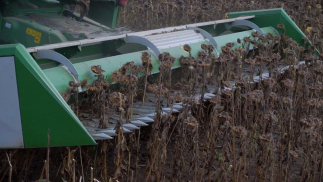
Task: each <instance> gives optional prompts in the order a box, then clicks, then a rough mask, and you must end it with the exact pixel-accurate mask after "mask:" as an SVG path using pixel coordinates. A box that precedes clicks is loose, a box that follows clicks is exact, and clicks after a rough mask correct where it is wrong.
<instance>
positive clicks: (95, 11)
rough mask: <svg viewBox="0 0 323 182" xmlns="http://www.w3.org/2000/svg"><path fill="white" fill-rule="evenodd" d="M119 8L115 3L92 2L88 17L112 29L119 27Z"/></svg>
mask: <svg viewBox="0 0 323 182" xmlns="http://www.w3.org/2000/svg"><path fill="white" fill-rule="evenodd" d="M118 14H119V7H118V6H116V2H115V1H91V4H90V10H89V13H88V17H89V18H90V19H92V20H94V21H96V22H99V23H101V24H102V25H105V26H107V27H110V28H116V27H117V21H118V19H117V18H118Z"/></svg>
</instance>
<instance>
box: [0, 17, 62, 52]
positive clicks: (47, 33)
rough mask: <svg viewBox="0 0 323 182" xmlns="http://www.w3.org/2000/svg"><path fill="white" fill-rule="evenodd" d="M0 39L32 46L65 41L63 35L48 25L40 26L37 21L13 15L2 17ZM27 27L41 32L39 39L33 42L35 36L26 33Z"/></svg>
mask: <svg viewBox="0 0 323 182" xmlns="http://www.w3.org/2000/svg"><path fill="white" fill-rule="evenodd" d="M6 23H8V24H10V28H9V27H6V26H5V25H6ZM1 27H2V33H1V38H0V39H1V40H3V41H5V42H8V43H20V44H22V45H24V46H25V47H33V46H39V45H44V44H50V43H59V42H66V41H67V39H66V38H65V36H64V35H63V34H62V33H61V32H59V31H57V30H52V29H50V28H49V27H45V26H40V25H39V24H38V23H34V22H32V21H26V20H22V19H19V18H15V17H4V18H3V20H2V24H1ZM27 28H29V29H31V30H32V31H37V32H39V33H41V36H40V41H39V42H38V43H37V42H35V40H36V37H35V36H32V35H29V34H27Z"/></svg>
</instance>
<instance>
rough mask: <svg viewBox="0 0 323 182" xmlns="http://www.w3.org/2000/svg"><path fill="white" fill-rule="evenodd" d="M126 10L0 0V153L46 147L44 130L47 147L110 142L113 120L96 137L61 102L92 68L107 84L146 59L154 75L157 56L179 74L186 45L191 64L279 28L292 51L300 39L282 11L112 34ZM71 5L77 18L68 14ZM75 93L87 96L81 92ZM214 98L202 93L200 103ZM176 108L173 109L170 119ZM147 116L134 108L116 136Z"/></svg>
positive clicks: (109, 2) (63, 0)
mask: <svg viewBox="0 0 323 182" xmlns="http://www.w3.org/2000/svg"><path fill="white" fill-rule="evenodd" d="M125 4H126V1H120V2H119V1H118V0H100V1H99V0H91V5H90V8H89V7H88V6H87V5H86V4H84V3H82V2H81V1H73V0H72V1H67V0H16V1H11V0H0V7H1V14H0V25H1V27H0V28H1V29H0V42H1V46H0V85H1V88H0V148H3V149H4V148H5V149H10V148H41V147H47V134H48V130H50V144H49V146H50V147H59V146H80V145H96V144H97V143H96V141H97V140H105V139H112V138H114V137H115V136H116V131H115V126H116V121H117V120H118V116H117V115H113V116H109V115H108V116H107V117H109V120H110V122H111V123H108V124H107V128H105V129H100V128H99V127H98V126H97V125H98V122H95V121H87V120H80V119H79V118H78V117H77V116H76V114H75V113H74V112H73V110H72V109H71V108H70V107H69V105H68V104H67V102H66V101H65V100H64V98H63V97H62V94H64V93H65V92H66V91H67V89H68V88H69V87H70V86H69V82H70V81H74V82H75V83H79V82H81V81H82V80H85V79H87V84H92V83H93V82H94V81H95V80H96V79H97V77H96V74H95V73H93V71H92V70H91V67H92V66H96V65H100V66H101V68H102V69H103V70H105V72H104V73H103V75H104V76H106V77H107V80H108V81H111V74H112V73H113V72H114V71H117V70H118V69H119V68H120V67H121V66H123V65H124V64H126V63H128V62H132V61H133V62H134V63H135V64H137V65H139V64H141V56H142V53H143V52H146V51H148V52H149V54H150V56H151V57H150V59H151V61H152V65H153V70H152V74H156V73H158V72H159V69H158V67H159V65H160V61H159V59H158V56H159V55H160V54H161V53H164V52H168V53H169V54H170V55H171V56H173V57H175V58H176V60H175V62H174V64H173V66H172V68H173V69H174V70H175V69H178V68H179V67H180V62H179V58H180V57H181V56H182V55H183V56H188V55H189V53H188V52H187V51H185V50H184V48H183V46H184V45H185V44H188V45H190V47H191V49H192V51H191V55H192V56H193V57H195V58H197V56H198V51H199V50H201V45H202V44H206V45H211V46H213V48H214V55H215V56H218V55H219V54H220V53H221V46H224V45H226V43H228V42H236V41H237V39H238V38H240V39H243V38H244V37H248V36H251V33H252V32H253V31H257V32H258V33H260V34H263V35H265V34H267V33H271V34H272V35H279V34H280V33H282V32H283V31H282V30H280V29H277V28H276V27H277V25H278V24H283V25H284V26H285V28H286V30H287V32H286V34H287V35H288V36H289V37H291V38H292V39H294V40H295V41H296V42H298V43H299V44H302V38H304V37H306V36H305V35H304V34H303V33H302V31H301V30H300V29H299V28H298V27H297V26H296V24H295V23H294V22H293V21H292V20H291V18H290V17H289V16H288V15H287V14H286V13H285V11H284V10H283V9H268V10H259V11H246V12H234V13H229V14H228V18H227V19H223V20H217V21H211V22H204V23H196V24H190V25H182V26H177V27H168V28H163V29H157V30H150V31H142V32H132V31H130V30H128V29H126V28H117V27H116V24H117V19H118V13H119V8H120V6H123V5H125ZM76 5H79V7H81V13H80V14H78V13H75V11H74V9H75V7H76ZM86 14H87V15H88V16H85V15H86ZM78 89H79V90H78V91H79V92H80V94H82V93H84V92H86V88H85V87H82V88H81V87H79V88H78ZM151 95H153V94H151V93H147V97H153V96H151ZM213 96H214V95H213V94H212V92H211V93H206V94H205V96H204V98H205V99H206V100H207V99H211V98H212V97H213ZM146 100H148V99H146ZM181 107H182V106H181V105H180V104H175V105H173V107H172V109H173V112H178V111H180V109H181ZM154 108H155V103H153V102H150V103H148V102H147V104H146V103H145V104H144V105H142V104H141V103H134V104H133V112H134V113H139V115H134V116H133V117H132V118H131V120H130V122H129V123H124V124H123V126H122V127H123V131H124V132H131V131H134V130H136V129H139V128H140V127H142V126H147V125H149V124H151V123H152V122H153V121H154V120H153V119H154V117H155V113H156V111H155V109H154ZM163 110H164V112H166V113H167V112H168V111H169V110H171V109H170V107H166V108H163Z"/></svg>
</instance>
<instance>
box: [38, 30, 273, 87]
mask: <svg viewBox="0 0 323 182" xmlns="http://www.w3.org/2000/svg"><path fill="white" fill-rule="evenodd" d="M261 30H262V31H263V32H264V33H265V34H266V33H272V34H273V35H277V32H276V31H275V30H274V29H273V28H272V27H265V28H261ZM251 32H252V30H248V31H244V32H239V33H233V34H230V35H223V36H218V37H214V40H215V41H216V42H217V44H218V52H221V46H224V45H225V44H226V43H228V42H236V41H237V39H238V38H240V39H243V38H244V37H247V36H251ZM203 43H204V44H209V43H208V42H207V41H204V42H199V43H194V44H190V46H191V49H192V52H191V53H192V56H194V57H197V53H198V52H199V51H201V50H202V49H201V44H203ZM160 51H161V52H168V53H170V54H171V55H172V56H173V57H175V58H176V61H175V63H174V65H173V68H178V67H180V62H179V58H180V57H181V56H182V55H183V56H188V52H185V51H184V50H183V48H182V47H181V46H178V47H172V48H167V49H163V50H160ZM141 53H142V52H134V53H129V54H123V55H118V56H113V57H107V58H101V59H96V60H91V61H85V62H81V63H76V64H74V66H75V68H76V69H77V71H78V73H79V79H80V80H84V79H88V83H89V84H91V83H93V81H94V80H95V79H96V78H95V77H94V74H93V73H92V71H91V69H90V68H91V66H93V65H101V67H102V69H104V70H105V73H104V74H105V76H107V77H108V81H111V79H110V75H111V74H112V73H113V72H114V71H116V70H118V69H119V68H120V67H121V66H122V65H123V64H125V63H127V62H131V61H134V63H135V64H137V65H138V64H141V59H140V58H141ZM151 60H152V63H153V67H154V69H153V71H152V73H157V72H158V67H159V60H158V59H157V58H156V57H155V56H154V55H152V54H151ZM43 72H44V73H45V75H46V76H47V77H48V78H49V79H50V81H51V82H52V84H53V85H54V86H55V88H56V89H57V90H58V92H60V93H64V92H65V91H66V89H67V88H68V82H69V81H72V80H73V78H72V77H71V76H70V74H69V73H68V72H67V71H66V70H64V69H63V68H61V67H55V68H49V69H44V70H43Z"/></svg>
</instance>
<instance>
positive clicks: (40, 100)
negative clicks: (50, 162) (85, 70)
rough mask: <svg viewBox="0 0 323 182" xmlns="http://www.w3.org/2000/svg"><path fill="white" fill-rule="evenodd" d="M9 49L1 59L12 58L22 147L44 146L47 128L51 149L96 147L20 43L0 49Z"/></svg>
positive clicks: (0, 47) (0, 48)
mask: <svg viewBox="0 0 323 182" xmlns="http://www.w3.org/2000/svg"><path fill="white" fill-rule="evenodd" d="M8 49H11V51H6V52H5V53H3V54H1V56H8V55H15V65H16V74H17V83H18V93H19V103H20V113H21V119H22V126H23V136H24V142H25V147H26V148H37V147H46V146H47V131H48V129H50V147H58V146H78V145H95V144H96V143H95V141H94V140H93V139H92V137H91V136H90V134H89V133H88V132H87V130H86V129H85V127H84V126H83V125H82V123H81V122H80V121H79V120H78V118H77V117H76V116H75V114H74V113H73V111H72V110H71V108H70V107H69V106H68V105H67V103H66V102H65V101H64V100H63V98H62V97H61V96H60V94H59V93H58V92H57V90H56V89H55V87H54V86H53V85H52V83H51V82H50V80H49V79H48V78H47V77H46V75H45V74H44V73H43V72H42V70H41V69H40V67H39V66H38V65H37V63H36V62H35V61H34V59H33V58H32V57H31V55H30V54H29V53H28V52H27V51H26V49H25V47H24V46H22V45H21V44H17V45H6V46H0V50H8ZM13 50H14V51H13ZM1 52H2V51H1ZM12 52H14V54H11V53H12ZM4 54H7V55H4Z"/></svg>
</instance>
